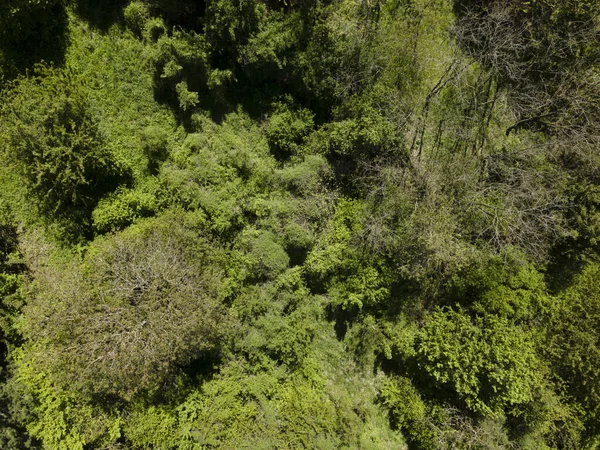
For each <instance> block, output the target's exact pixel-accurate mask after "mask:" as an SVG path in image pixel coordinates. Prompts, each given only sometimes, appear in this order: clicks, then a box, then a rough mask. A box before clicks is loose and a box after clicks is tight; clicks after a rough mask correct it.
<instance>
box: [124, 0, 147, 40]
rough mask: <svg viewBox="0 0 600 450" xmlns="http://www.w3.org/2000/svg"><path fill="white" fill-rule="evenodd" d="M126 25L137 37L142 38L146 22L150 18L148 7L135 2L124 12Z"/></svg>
mask: <svg viewBox="0 0 600 450" xmlns="http://www.w3.org/2000/svg"><path fill="white" fill-rule="evenodd" d="M123 16H124V17H125V24H126V25H127V28H129V29H130V30H131V31H133V32H134V33H135V34H136V35H137V36H141V34H142V31H143V30H144V25H145V24H146V21H147V20H148V19H149V18H150V11H149V10H148V5H147V4H146V3H143V2H139V1H133V2H131V3H130V4H129V5H127V7H126V8H125V9H124V10H123Z"/></svg>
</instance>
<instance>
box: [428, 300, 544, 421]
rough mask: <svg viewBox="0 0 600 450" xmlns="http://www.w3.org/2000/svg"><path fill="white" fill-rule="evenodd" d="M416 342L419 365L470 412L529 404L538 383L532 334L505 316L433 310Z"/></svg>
mask: <svg viewBox="0 0 600 450" xmlns="http://www.w3.org/2000/svg"><path fill="white" fill-rule="evenodd" d="M416 345H417V352H418V354H419V356H420V358H419V360H420V366H421V367H422V369H423V370H424V371H425V372H426V373H427V374H428V375H429V376H430V377H431V378H432V379H433V380H434V381H435V382H436V383H437V384H438V385H439V386H444V385H447V386H449V387H450V388H451V389H452V390H454V391H455V392H456V394H457V395H458V396H459V397H460V398H461V400H463V401H464V402H465V404H466V406H467V407H468V408H469V409H470V410H471V411H473V412H478V413H482V414H485V415H493V414H501V413H502V411H503V410H505V409H507V408H511V407H514V406H517V405H523V404H526V403H529V402H531V401H532V400H533V398H534V396H535V394H536V390H537V389H540V387H541V386H543V380H542V373H541V371H542V367H541V364H540V361H539V358H538V356H537V352H536V346H535V341H534V336H532V335H531V334H530V333H528V332H527V330H526V329H523V328H519V327H516V326H514V325H513V324H512V323H511V322H509V321H507V320H505V319H501V318H497V317H494V316H491V315H490V316H488V317H486V318H485V319H481V318H475V319H470V318H469V317H468V316H467V315H465V314H464V313H461V312H455V311H452V310H449V309H448V310H440V311H435V312H433V313H432V314H431V316H430V318H429V320H428V322H427V323H426V325H425V326H424V328H423V329H422V331H421V332H420V335H419V337H418V339H417V343H416Z"/></svg>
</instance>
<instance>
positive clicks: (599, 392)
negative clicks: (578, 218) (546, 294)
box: [545, 263, 600, 448]
mask: <svg viewBox="0 0 600 450" xmlns="http://www.w3.org/2000/svg"><path fill="white" fill-rule="evenodd" d="M598 270H599V269H598V266H597V264H595V263H592V264H588V265H587V266H586V267H585V268H584V269H583V271H582V272H581V273H580V274H578V275H577V276H576V277H575V279H574V281H573V284H572V286H571V287H569V288H568V289H567V290H565V291H564V292H563V293H562V294H561V303H560V308H559V309H557V310H556V312H555V316H554V317H553V318H552V321H551V322H550V327H551V328H550V330H549V335H548V342H547V345H546V347H545V350H546V354H547V355H548V357H549V358H550V360H551V361H552V364H553V366H554V367H555V374H556V376H557V377H558V379H559V380H560V382H561V383H564V385H565V387H566V392H567V395H568V398H569V399H570V400H571V401H573V402H575V404H576V405H578V406H579V408H581V411H585V413H583V415H582V416H581V419H580V420H582V422H583V423H584V424H585V433H584V436H585V438H586V441H587V442H588V443H589V445H590V448H593V444H592V442H594V440H597V439H598V435H599V434H600V429H599V428H598V417H599V415H600V385H599V383H598V380H600V376H599V374H598V367H599V366H598V364H599V360H600V352H599V349H598V346H597V343H598V338H599V336H598V330H599V329H600V328H599V327H600V294H599V292H598V287H597V278H598Z"/></svg>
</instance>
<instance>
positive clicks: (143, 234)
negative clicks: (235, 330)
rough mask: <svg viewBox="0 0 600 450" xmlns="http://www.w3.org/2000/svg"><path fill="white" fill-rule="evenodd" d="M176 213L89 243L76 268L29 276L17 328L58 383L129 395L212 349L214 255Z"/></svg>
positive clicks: (216, 315) (216, 298)
mask: <svg viewBox="0 0 600 450" xmlns="http://www.w3.org/2000/svg"><path fill="white" fill-rule="evenodd" d="M169 216H170V218H169ZM180 219H181V217H177V216H172V215H167V219H165V218H164V217H163V218H162V219H160V220H158V219H150V220H148V221H146V222H143V223H140V224H139V225H136V226H133V227H130V228H129V229H127V230H126V231H124V232H122V233H120V234H117V235H114V236H109V237H106V238H102V239H100V240H98V241H96V242H95V243H94V245H93V246H92V247H91V248H90V250H89V253H88V255H87V256H86V258H85V260H84V262H83V265H82V266H78V264H76V263H71V264H68V265H66V266H65V267H64V268H63V269H62V270H60V269H58V268H57V267H48V268H43V269H41V270H39V271H38V272H37V273H36V278H37V281H36V284H35V285H34V291H33V297H32V298H31V299H30V303H29V305H28V307H27V308H26V311H25V316H26V317H27V327H26V328H27V330H26V333H25V335H26V337H27V338H28V339H30V341H31V342H35V343H37V344H36V346H37V345H40V344H41V346H40V347H38V349H39V351H34V353H35V355H36V363H39V367H40V369H43V370H47V371H48V372H49V373H50V374H51V376H52V378H53V380H54V381H55V382H56V383H57V384H58V385H59V386H62V387H67V388H69V389H71V390H73V391H75V392H77V391H80V392H82V393H84V394H85V393H87V394H113V395H117V396H119V397H122V398H125V399H130V398H131V397H132V396H133V395H135V394H137V393H139V392H142V391H147V390H150V391H152V390H155V389H158V388H160V387H161V386H162V385H163V383H167V382H168V381H169V377H170V376H173V375H174V374H176V373H177V368H178V367H180V366H182V365H186V364H188V363H190V362H192V361H194V360H196V359H198V358H201V357H202V356H203V355H206V354H207V352H211V351H218V349H219V341H220V339H222V337H223V336H224V335H225V334H226V332H227V328H228V327H227V315H226V310H225V308H224V306H223V304H222V303H221V300H222V297H223V295H222V292H221V291H222V287H223V283H224V280H223V274H222V269H221V267H220V265H219V264H218V260H219V255H220V253H219V251H218V250H215V249H214V248H211V245H210V243H209V242H208V241H206V240H205V239H203V238H200V237H198V236H196V235H195V233H193V232H191V231H190V230H188V229H186V228H185V227H184V226H182V225H181V224H180V222H179V221H180Z"/></svg>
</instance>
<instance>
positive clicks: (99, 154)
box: [0, 66, 120, 230]
mask: <svg viewBox="0 0 600 450" xmlns="http://www.w3.org/2000/svg"><path fill="white" fill-rule="evenodd" d="M10 87H11V89H10V90H9V91H6V92H5V93H4V95H3V101H4V103H3V105H2V108H1V110H0V116H1V117H2V124H1V125H0V145H2V148H3V150H4V152H5V155H6V156H7V157H8V162H10V163H11V164H13V165H14V167H15V169H16V170H17V171H18V172H19V173H20V174H21V176H22V179H23V181H24V184H25V185H26V187H27V190H28V192H29V194H30V195H31V197H32V198H33V199H34V200H35V202H36V204H37V205H38V207H39V209H40V211H41V212H42V213H43V214H45V215H49V216H51V217H54V218H56V219H66V220H67V221H70V222H71V223H72V224H73V225H74V227H75V228H76V229H80V230H85V228H86V227H87V225H88V221H89V216H90V214H91V211H92V209H93V207H94V206H95V203H96V202H97V201H98V199H99V198H100V197H101V196H102V194H103V193H105V192H107V191H109V190H111V189H112V188H113V187H114V186H115V181H117V179H118V177H119V175H120V174H119V170H118V169H117V167H116V165H115V164H114V162H113V160H112V156H111V154H110V153H109V152H108V151H107V150H106V148H105V147H104V146H103V142H102V136H101V134H100V132H99V130H98V126H97V121H96V119H95V117H94V116H93V115H92V113H91V111H90V108H89V105H88V101H87V94H86V92H87V91H86V89H87V88H86V86H85V84H84V82H83V80H81V79H79V78H78V77H77V76H76V75H74V74H73V73H71V72H70V71H69V70H60V69H55V68H52V67H46V66H38V67H37V68H36V72H35V74H34V75H33V76H31V77H27V78H26V77H21V78H19V79H18V80H16V81H15V82H14V83H12V84H11V86H10Z"/></svg>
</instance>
